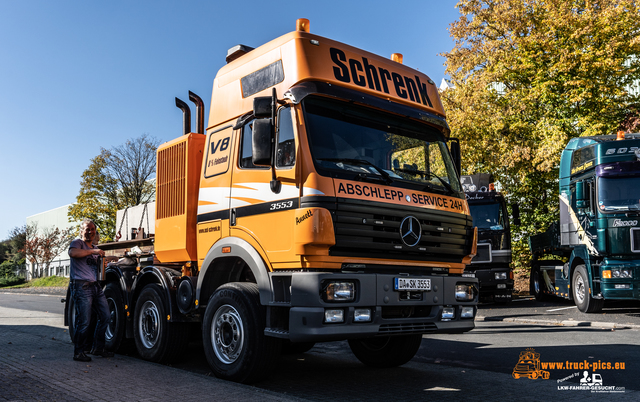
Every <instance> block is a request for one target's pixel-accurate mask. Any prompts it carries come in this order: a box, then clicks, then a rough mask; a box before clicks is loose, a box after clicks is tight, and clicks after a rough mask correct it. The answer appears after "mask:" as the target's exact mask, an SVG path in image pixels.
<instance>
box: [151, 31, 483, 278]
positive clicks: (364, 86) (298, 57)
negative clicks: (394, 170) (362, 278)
mask: <svg viewBox="0 0 640 402" xmlns="http://www.w3.org/2000/svg"><path fill="white" fill-rule="evenodd" d="M278 63H281V65H282V71H283V76H282V79H281V81H279V82H278V83H276V84H275V85H271V86H269V87H267V88H264V89H261V90H258V91H257V92H253V93H251V91H250V90H249V89H248V88H246V86H245V87H243V78H245V77H247V76H249V75H251V74H253V73H255V72H256V71H259V70H261V69H264V68H267V67H268V66H272V65H276V66H278V65H279V64H278ZM305 81H319V82H324V83H329V84H331V85H336V86H341V87H345V88H350V89H355V90H358V91H360V92H362V93H365V94H368V95H374V96H376V97H378V98H382V99H386V100H389V101H393V102H396V103H399V104H404V105H408V106H411V107H414V108H418V109H421V110H423V111H425V112H428V113H429V114H432V115H436V116H441V117H444V116H445V113H444V109H443V106H442V103H441V102H440V98H439V95H438V92H437V88H436V86H435V85H434V83H433V81H432V80H431V79H429V77H428V76H426V75H424V74H422V73H420V72H417V71H416V70H413V69H411V68H409V67H407V66H404V65H402V64H400V63H398V62H395V61H392V60H390V59H385V58H382V57H380V56H377V55H374V54H372V53H368V52H365V51H362V50H359V49H356V48H353V47H351V46H348V45H345V44H342V43H339V42H335V41H332V40H329V39H326V38H323V37H320V36H317V35H312V34H310V33H307V32H302V31H296V32H291V33H289V34H286V35H284V36H282V37H280V38H277V39H275V40H273V41H271V42H269V43H267V44H265V45H263V46H261V47H259V48H257V49H255V50H252V51H250V52H249V53H247V54H245V55H243V56H241V57H239V58H238V59H236V60H234V61H232V62H230V63H229V64H227V65H226V66H225V67H223V68H222V69H221V70H220V71H219V72H218V74H217V76H216V78H215V81H214V84H213V92H212V98H211V110H210V115H209V122H208V128H207V134H206V135H201V134H193V133H192V134H189V135H185V136H183V137H180V138H178V139H176V140H174V141H171V142H169V143H167V144H164V145H163V146H162V147H160V148H159V150H158V196H157V202H158V208H157V211H158V212H157V219H156V243H155V250H156V255H157V258H158V259H159V260H160V261H162V262H186V261H198V266H199V267H201V264H202V263H203V261H204V258H205V256H206V255H207V252H208V251H209V250H210V249H211V247H212V246H213V245H214V244H215V243H216V242H217V241H219V240H220V239H223V238H225V237H228V236H234V237H238V238H241V239H243V240H245V241H247V242H248V243H249V244H251V245H252V246H253V247H254V248H255V249H256V250H257V251H258V252H259V253H260V255H261V256H262V258H263V260H264V261H265V265H266V266H267V268H268V269H269V270H278V269H300V268H306V269H320V268H331V269H339V268H340V267H341V265H342V264H345V263H354V264H357V263H360V264H366V263H375V264H378V265H403V266H422V267H444V268H448V269H449V272H451V273H462V271H463V270H464V267H465V264H464V263H463V262H460V263H443V262H433V263H432V262H425V261H416V260H409V259H407V260H399V259H393V260H392V259H389V260H384V259H383V260H381V259H379V258H376V259H374V258H370V257H367V256H366V255H363V256H361V257H338V256H330V255H329V248H330V247H331V246H333V245H334V244H335V241H336V240H335V233H334V225H333V218H332V215H331V213H330V212H329V211H328V210H326V209H323V208H318V207H310V208H300V207H297V208H296V207H295V206H298V205H299V200H300V199H301V198H302V197H308V196H314V195H318V196H326V197H340V198H347V199H354V200H365V201H377V202H383V203H386V204H388V205H389V208H393V206H394V205H402V206H411V207H417V208H424V209H434V210H438V211H446V212H452V213H456V214H466V215H469V208H468V205H467V203H466V201H465V200H463V199H460V198H455V197H450V196H446V195H440V194H433V193H428V192H422V191H410V190H406V189H400V188H394V187H392V186H385V185H378V184H372V183H364V182H354V181H349V180H339V179H333V178H331V177H325V176H322V175H320V174H318V173H317V172H316V170H315V168H314V165H313V162H312V157H311V153H310V150H309V144H308V141H307V138H306V128H305V125H304V121H303V119H302V111H301V108H300V105H297V104H293V103H291V102H289V101H287V103H289V104H290V106H291V108H292V116H293V119H294V121H295V123H294V130H295V132H296V135H295V155H296V158H295V160H296V164H295V166H293V167H289V168H278V169H276V176H277V179H278V180H279V181H280V183H281V190H280V192H279V193H274V192H273V191H271V189H270V187H269V183H270V181H271V178H272V177H271V174H272V173H271V170H270V169H268V168H265V169H243V168H241V167H240V164H239V156H238V155H239V152H240V147H241V144H240V141H241V138H240V137H241V135H240V132H241V131H240V130H235V129H234V128H233V126H234V125H235V123H236V119H238V118H239V117H240V116H242V115H244V114H245V113H247V112H250V111H252V109H253V100H254V98H255V97H257V96H270V95H271V92H272V90H273V88H275V89H276V93H277V95H278V99H283V96H284V94H285V93H286V91H287V90H289V89H290V88H291V87H292V86H294V85H296V84H300V83H302V82H305ZM247 93H250V95H247ZM285 99H286V97H285ZM443 134H444V136H445V138H446V137H447V136H448V132H444V133H443ZM182 149H184V154H185V156H184V157H182V156H180V155H177V154H176V155H173V154H175V153H176V152H177V151H176V150H182ZM180 152H182V151H180ZM181 158H182V159H181ZM167 165H171V167H168V166H167ZM167 190H168V191H169V193H167ZM182 191H183V192H182ZM165 193H167V194H169V195H165ZM242 208H244V209H242ZM250 208H254V209H255V211H257V212H253V213H251V214H246V215H243V214H239V215H238V216H232V213H233V211H235V210H236V209H237V210H238V211H241V210H250ZM261 208H262V209H264V211H265V213H261V212H260V211H262V209H261ZM265 208H266V209H265ZM280 209H282V210H280ZM252 211H253V210H252ZM266 212H268V213H266ZM470 258H471V257H469V258H468V259H470Z"/></svg>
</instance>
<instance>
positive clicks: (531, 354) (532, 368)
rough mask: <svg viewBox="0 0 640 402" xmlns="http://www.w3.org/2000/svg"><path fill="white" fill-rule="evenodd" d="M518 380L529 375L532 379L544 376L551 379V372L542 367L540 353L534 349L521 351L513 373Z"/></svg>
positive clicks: (545, 378)
mask: <svg viewBox="0 0 640 402" xmlns="http://www.w3.org/2000/svg"><path fill="white" fill-rule="evenodd" d="M511 375H512V376H513V378H515V379H516V380H517V379H518V378H520V377H528V378H530V379H532V380H536V379H538V378H542V379H544V380H547V379H549V375H550V373H549V372H548V371H545V370H542V369H541V367H540V353H536V352H535V350H534V349H532V348H528V349H527V350H525V351H524V352H520V357H519V358H518V363H517V364H516V366H515V367H514V368H513V373H511Z"/></svg>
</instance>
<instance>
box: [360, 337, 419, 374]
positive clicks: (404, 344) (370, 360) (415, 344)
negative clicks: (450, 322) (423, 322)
mask: <svg viewBox="0 0 640 402" xmlns="http://www.w3.org/2000/svg"><path fill="white" fill-rule="evenodd" d="M421 343H422V335H404V336H386V337H376V338H365V339H349V347H350V348H351V351H352V352H353V354H354V355H355V356H356V357H357V358H358V360H360V361H361V362H362V363H364V364H366V365H367V366H370V367H380V368H383V367H396V366H401V365H403V364H405V363H407V362H408V361H409V360H411V359H412V358H413V356H415V354H416V352H418V349H420V344H421Z"/></svg>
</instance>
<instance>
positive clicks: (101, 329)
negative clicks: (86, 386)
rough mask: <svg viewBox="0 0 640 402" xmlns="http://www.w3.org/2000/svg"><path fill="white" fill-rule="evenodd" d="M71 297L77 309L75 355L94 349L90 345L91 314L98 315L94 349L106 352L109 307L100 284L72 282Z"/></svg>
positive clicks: (74, 336) (74, 341)
mask: <svg viewBox="0 0 640 402" xmlns="http://www.w3.org/2000/svg"><path fill="white" fill-rule="evenodd" d="M69 286H71V297H72V298H73V303H74V304H75V308H76V322H75V327H74V328H75V333H74V335H73V343H74V345H75V348H74V352H73V353H74V354H76V355H77V354H78V353H80V352H83V351H85V350H90V349H92V347H91V345H89V344H88V343H89V330H90V324H91V313H92V311H95V312H96V314H97V315H98V320H97V324H96V330H95V333H94V335H93V349H96V350H104V333H105V331H106V329H107V325H109V306H108V304H107V299H106V298H105V297H104V293H103V292H102V287H101V286H100V284H99V283H98V282H83V281H71V283H70V284H69Z"/></svg>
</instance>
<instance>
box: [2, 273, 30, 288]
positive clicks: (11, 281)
mask: <svg viewBox="0 0 640 402" xmlns="http://www.w3.org/2000/svg"><path fill="white" fill-rule="evenodd" d="M23 283H24V278H19V277H17V276H7V277H0V288H4V287H8V286H16V285H21V284H23Z"/></svg>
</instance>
